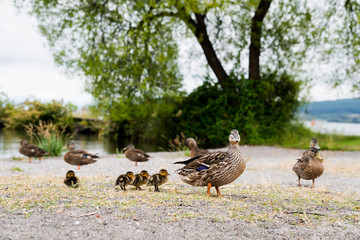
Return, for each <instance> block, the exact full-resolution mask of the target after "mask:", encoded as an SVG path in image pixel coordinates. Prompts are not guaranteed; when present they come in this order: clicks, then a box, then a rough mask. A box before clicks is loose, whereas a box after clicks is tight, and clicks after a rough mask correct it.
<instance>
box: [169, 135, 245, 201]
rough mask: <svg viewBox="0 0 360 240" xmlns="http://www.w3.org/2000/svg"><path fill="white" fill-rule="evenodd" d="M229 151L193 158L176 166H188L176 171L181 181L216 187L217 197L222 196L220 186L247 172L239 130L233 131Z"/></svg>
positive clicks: (208, 190) (208, 189) (208, 191)
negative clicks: (241, 149) (240, 145)
mask: <svg viewBox="0 0 360 240" xmlns="http://www.w3.org/2000/svg"><path fill="white" fill-rule="evenodd" d="M229 142H230V145H229V149H228V150H227V152H212V153H208V154H205V155H202V156H198V157H194V158H191V159H189V160H187V161H182V162H176V163H175V164H186V165H185V166H184V167H183V168H180V169H178V170H176V172H177V173H178V174H179V175H180V177H181V180H182V181H183V182H185V183H187V184H190V185H193V186H207V187H208V188H207V194H208V195H210V188H211V187H212V186H214V187H215V189H216V192H217V195H218V196H221V193H220V189H219V187H220V186H223V185H226V184H229V183H231V182H233V181H235V179H237V178H238V177H239V176H240V175H241V174H242V173H243V172H244V170H245V167H246V161H245V159H244V158H243V157H242V155H241V151H240V147H239V142H240V135H239V132H238V130H235V129H234V130H232V131H231V132H230V136H229Z"/></svg>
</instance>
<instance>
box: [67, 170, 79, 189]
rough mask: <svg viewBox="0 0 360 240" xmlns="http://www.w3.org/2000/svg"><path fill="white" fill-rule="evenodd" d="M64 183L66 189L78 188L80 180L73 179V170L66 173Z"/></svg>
mask: <svg viewBox="0 0 360 240" xmlns="http://www.w3.org/2000/svg"><path fill="white" fill-rule="evenodd" d="M64 183H65V185H66V186H68V187H72V188H78V187H79V183H80V180H79V179H78V178H77V177H75V172H74V171H73V170H70V171H68V172H67V173H66V177H65V180H64Z"/></svg>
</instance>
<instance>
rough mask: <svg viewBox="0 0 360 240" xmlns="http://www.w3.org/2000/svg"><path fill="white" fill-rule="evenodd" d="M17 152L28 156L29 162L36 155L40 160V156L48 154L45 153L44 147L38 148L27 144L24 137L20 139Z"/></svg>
mask: <svg viewBox="0 0 360 240" xmlns="http://www.w3.org/2000/svg"><path fill="white" fill-rule="evenodd" d="M19 152H20V153H21V154H24V155H25V156H27V157H29V163H31V158H32V157H38V158H39V160H40V162H41V158H42V157H43V156H45V155H49V153H47V152H46V151H45V150H44V149H42V148H39V147H38V146H35V145H31V144H29V142H28V141H27V140H25V139H22V140H21V141H20V148H19Z"/></svg>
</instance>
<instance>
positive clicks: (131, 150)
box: [123, 144, 150, 166]
mask: <svg viewBox="0 0 360 240" xmlns="http://www.w3.org/2000/svg"><path fill="white" fill-rule="evenodd" d="M123 150H125V157H126V158H127V159H129V160H130V161H133V162H135V166H137V163H138V162H146V161H149V157H150V156H149V155H147V154H146V153H145V152H144V151H143V150H140V149H136V148H135V147H134V145H132V144H129V145H128V146H127V147H125V148H124V149H123Z"/></svg>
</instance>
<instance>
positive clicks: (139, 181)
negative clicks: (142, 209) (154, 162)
mask: <svg viewBox="0 0 360 240" xmlns="http://www.w3.org/2000/svg"><path fill="white" fill-rule="evenodd" d="M148 180H149V173H148V171H146V170H142V171H141V172H140V173H139V174H136V175H135V179H134V182H133V183H132V185H134V186H135V188H136V190H141V187H140V186H142V185H144V184H146V183H147V182H148Z"/></svg>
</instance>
